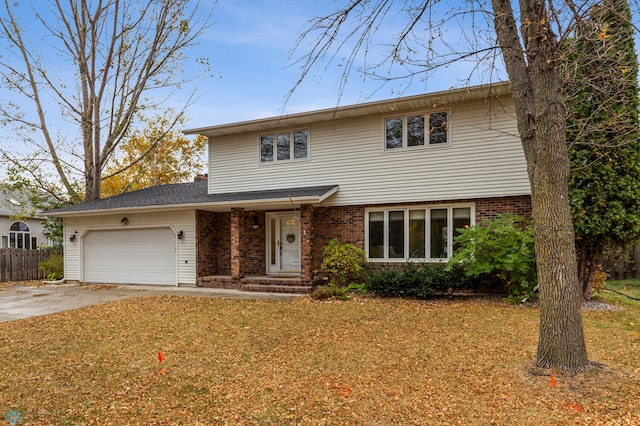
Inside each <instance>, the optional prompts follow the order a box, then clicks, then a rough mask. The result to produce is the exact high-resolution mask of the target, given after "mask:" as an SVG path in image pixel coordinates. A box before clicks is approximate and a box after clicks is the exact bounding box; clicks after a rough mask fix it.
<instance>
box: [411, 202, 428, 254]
mask: <svg viewBox="0 0 640 426" xmlns="http://www.w3.org/2000/svg"><path fill="white" fill-rule="evenodd" d="M425 248H426V246H425V211H424V210H410V211H409V258H410V259H424V258H425V256H426V253H425Z"/></svg>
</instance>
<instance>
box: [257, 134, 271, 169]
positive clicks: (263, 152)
mask: <svg viewBox="0 0 640 426" xmlns="http://www.w3.org/2000/svg"><path fill="white" fill-rule="evenodd" d="M260 161H261V162H263V163H264V162H268V161H273V135H267V136H262V137H260Z"/></svg>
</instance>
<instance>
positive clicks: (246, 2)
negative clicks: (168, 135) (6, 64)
mask: <svg viewBox="0 0 640 426" xmlns="http://www.w3.org/2000/svg"><path fill="white" fill-rule="evenodd" d="M344 3H346V0H278V1H274V0H219V1H218V2H217V3H216V4H214V2H212V1H210V0H201V6H203V7H205V8H211V7H212V8H213V13H212V19H211V26H210V27H209V28H208V29H207V30H206V31H205V32H204V34H202V36H201V37H200V39H199V43H198V45H197V46H196V47H195V48H193V49H192V50H191V51H189V52H187V54H188V56H189V57H190V58H191V59H190V60H191V61H195V59H196V58H206V59H207V60H208V62H209V64H210V67H211V68H210V72H209V73H208V74H207V75H205V76H204V77H203V78H202V79H194V81H193V83H192V84H190V85H186V86H185V87H184V88H183V89H182V91H178V92H176V93H175V95H174V96H172V97H171V98H170V99H169V100H168V101H167V102H166V104H165V105H166V108H167V109H168V108H173V109H174V110H180V109H181V108H182V107H183V105H184V102H185V99H187V98H188V96H189V95H190V94H191V92H192V91H193V90H195V91H196V93H197V99H196V101H195V103H193V104H192V105H191V106H190V107H189V109H188V110H187V111H186V117H187V122H186V123H185V125H184V128H186V129H189V128H199V127H207V126H211V125H217V124H224V123H231V122H238V121H246V120H252V119H257V118H264V117H273V116H279V115H282V114H291V113H297V112H304V111H311V110H317V109H324V108H332V107H335V106H337V105H350V104H355V103H361V102H369V101H375V100H380V99H389V98H393V97H398V96H408V95H415V94H419V93H425V92H433V91H440V90H446V89H449V88H451V87H461V86H465V85H467V81H466V78H467V77H468V76H469V74H470V71H471V68H472V67H473V66H474V63H473V62H470V63H466V64H464V63H460V64H456V65H455V66H452V67H451V68H445V69H442V70H439V71H438V72H436V73H435V74H433V75H431V76H430V77H429V79H427V80H424V79H420V78H417V79H414V80H413V81H411V82H409V81H408V80H404V81H399V82H394V83H392V84H388V85H387V86H385V87H383V88H382V89H380V83H379V82H376V81H373V80H371V79H363V78H362V77H361V76H360V75H358V74H355V73H354V74H352V75H351V77H350V79H349V83H348V84H347V85H346V87H345V88H344V90H343V91H341V90H340V79H341V76H342V73H343V71H344V67H342V66H341V65H342V64H341V63H340V61H337V62H336V63H332V64H328V65H327V64H326V63H324V64H321V66H319V67H317V68H314V69H313V72H312V73H311V74H309V76H308V77H307V78H306V79H305V80H304V81H303V83H302V84H301V85H300V86H299V87H298V88H297V89H296V91H295V92H294V93H293V95H292V96H291V97H290V98H289V100H288V102H286V104H285V99H287V95H288V93H289V91H290V90H291V89H292V87H293V86H294V84H295V83H296V81H297V80H298V79H299V77H300V68H299V66H297V65H295V64H294V60H295V59H296V58H298V57H299V56H300V55H302V54H303V53H304V52H305V48H304V46H303V47H301V48H300V49H299V50H298V51H296V52H295V53H294V56H293V57H292V56H291V54H292V48H293V46H294V45H295V43H296V41H297V40H298V38H299V36H300V33H301V31H303V30H304V29H306V28H308V26H309V21H310V20H311V19H313V18H315V17H318V16H326V15H329V14H331V13H332V12H334V11H335V10H336V7H339V6H340V5H341V4H344ZM444 3H446V6H452V5H453V6H461V5H466V4H469V3H465V2H464V1H462V0H448V2H447V0H442V3H439V5H442V4H444ZM41 4H46V3H45V2H42V3H40V2H35V1H34V3H30V2H18V3H16V4H15V6H14V9H13V12H14V13H15V14H16V15H18V16H20V17H21V18H22V20H23V22H26V23H28V22H30V21H33V16H32V14H33V12H32V9H31V8H32V5H37V6H38V7H41ZM462 7H464V6H462ZM439 9H440V10H442V9H443V8H439ZM444 9H445V10H446V8H444ZM403 23H404V21H403V19H402V17H395V18H394V16H391V18H390V19H389V20H388V21H386V22H385V25H384V26H383V27H381V28H380V29H379V30H378V33H380V34H382V35H385V36H387V37H388V36H389V35H393V34H396V33H397V32H398V30H399V27H396V26H400V25H402V24H403ZM460 25H461V23H460V22H458V21H453V22H451V23H450V28H449V29H448V32H447V33H445V34H444V38H445V39H446V40H447V41H448V42H449V43H452V44H455V43H456V42H459V41H460V39H461V38H463V37H462V33H461V31H460ZM462 26H463V27H464V26H465V23H462ZM28 28H29V30H28V32H25V33H24V35H25V37H28V38H30V39H31V40H33V41H35V43H36V44H37V45H41V46H39V47H42V48H43V50H42V51H41V52H36V54H43V55H44V56H45V57H46V58H45V59H46V61H48V62H47V64H49V66H50V67H51V70H52V75H53V76H54V78H55V79H57V80H56V81H60V82H61V83H60V84H61V85H66V84H68V83H69V81H68V78H69V76H70V75H73V73H74V72H75V68H74V66H73V64H71V63H70V62H69V60H68V58H66V57H65V56H60V55H58V56H56V51H55V49H53V48H47V47H46V46H47V43H46V41H47V40H46V38H43V34H44V32H43V31H44V30H43V29H42V28H39V27H38V26H37V25H34V26H31V27H28ZM386 40H388V38H387V39H386ZM309 41H310V42H311V41H314V39H313V38H311V39H309ZM43 42H44V43H43ZM370 47H371V53H372V54H374V56H375V54H376V52H378V51H379V52H382V51H384V52H386V51H387V49H386V48H384V47H383V46H379V45H373V46H370ZM0 58H2V59H3V60H5V61H10V60H11V59H10V58H11V57H10V54H8V53H7V52H0ZM194 64H195V62H192V63H187V64H186V66H185V67H184V69H183V70H181V71H184V72H185V73H186V75H187V77H189V73H190V72H191V69H193V68H194ZM325 65H326V67H325ZM478 82H479V80H474V81H472V83H473V84H477V83H478ZM73 84H75V83H71V85H73ZM70 87H73V86H70ZM163 93H164V94H165V95H166V92H163V91H162V90H161V91H160V93H158V94H156V96H158V95H162V94H163ZM149 95H151V96H153V93H149ZM0 98H1V99H2V101H3V102H5V101H7V100H14V101H18V102H21V104H23V108H24V109H25V112H26V113H27V114H30V115H31V117H32V119H33V117H34V114H35V109H34V108H33V105H32V104H30V103H27V101H26V100H24V99H21V100H18V99H17V98H16V97H15V96H14V94H13V93H11V92H8V91H7V90H6V89H4V88H3V87H2V86H0ZM56 102H57V100H56V99H50V100H48V99H44V100H43V103H44V104H45V105H46V108H47V109H48V116H49V117H51V116H55V115H56V113H58V112H59V109H60V108H59V106H58V105H57V104H56ZM49 126H50V130H52V133H55V134H56V138H58V139H59V140H61V141H63V142H61V143H66V142H64V141H68V143H69V145H68V146H70V147H71V148H69V149H71V150H73V151H75V152H76V155H77V153H79V152H80V145H79V142H80V140H81V138H80V134H79V129H78V128H77V126H69V125H68V124H67V123H65V122H62V121H60V120H56V119H52V120H49ZM52 127H53V128H52ZM34 139H35V140H36V142H37V143H42V137H41V135H38V134H34ZM0 143H1V144H3V146H4V147H5V148H6V149H8V150H9V151H13V153H14V154H16V153H20V154H24V155H28V153H29V151H30V150H29V149H28V148H27V145H26V144H25V143H23V141H21V140H20V138H19V137H17V135H16V134H15V133H14V132H13V130H12V129H10V128H9V127H0ZM67 152H68V151H67ZM66 158H71V159H72V158H73V157H66ZM71 162H74V163H78V162H77V161H75V160H71ZM3 174H4V167H2V168H0V180H1V179H3V178H4V176H3ZM54 178H55V177H54Z"/></svg>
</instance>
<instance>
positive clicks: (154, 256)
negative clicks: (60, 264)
mask: <svg viewBox="0 0 640 426" xmlns="http://www.w3.org/2000/svg"><path fill="white" fill-rule="evenodd" d="M84 281H86V282H95V283H123V284H165V285H175V283H176V245H175V233H174V232H173V231H172V230H171V229H170V228H154V229H118V230H109V231H91V232H89V233H87V235H86V236H85V238H84Z"/></svg>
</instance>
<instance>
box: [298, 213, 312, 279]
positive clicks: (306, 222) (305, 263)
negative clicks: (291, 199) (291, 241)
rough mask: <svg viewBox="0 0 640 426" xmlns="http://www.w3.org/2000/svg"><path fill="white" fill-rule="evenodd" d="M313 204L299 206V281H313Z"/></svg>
mask: <svg viewBox="0 0 640 426" xmlns="http://www.w3.org/2000/svg"><path fill="white" fill-rule="evenodd" d="M313 210H314V209H313V206H312V205H309V204H303V205H302V206H300V234H301V236H300V281H301V283H302V284H306V285H311V284H312V283H313Z"/></svg>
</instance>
